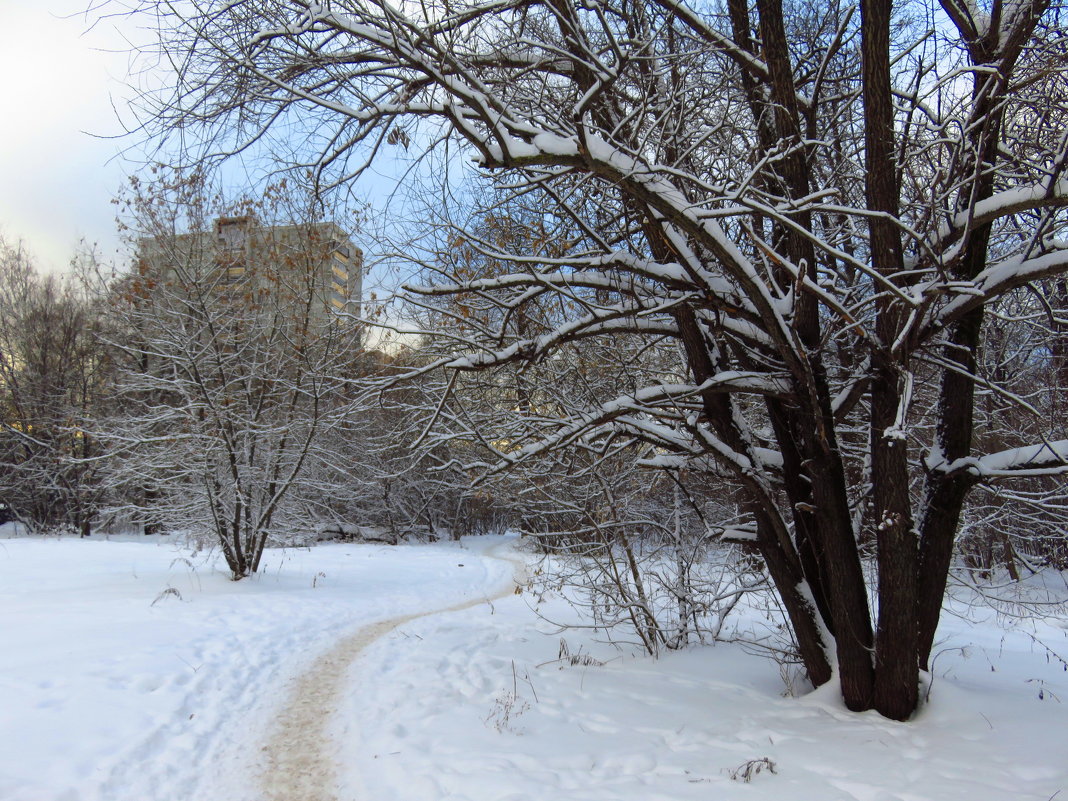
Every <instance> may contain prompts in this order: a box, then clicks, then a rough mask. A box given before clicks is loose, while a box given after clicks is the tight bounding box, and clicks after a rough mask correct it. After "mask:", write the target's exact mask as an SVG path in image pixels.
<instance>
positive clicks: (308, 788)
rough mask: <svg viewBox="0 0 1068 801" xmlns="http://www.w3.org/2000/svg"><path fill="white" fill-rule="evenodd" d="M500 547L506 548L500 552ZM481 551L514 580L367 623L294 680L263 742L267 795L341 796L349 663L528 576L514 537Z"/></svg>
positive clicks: (315, 800)
mask: <svg viewBox="0 0 1068 801" xmlns="http://www.w3.org/2000/svg"><path fill="white" fill-rule="evenodd" d="M498 551H505V553H504V554H503V555H498V553H497V552H498ZM509 551H511V552H512V553H511V554H509V553H508V552H509ZM480 556H488V557H490V558H493V559H499V560H502V561H506V562H509V563H510V564H511V565H512V566H513V578H512V581H511V583H510V584H509V585H505V586H503V587H502V588H501V589H500V590H499V591H498V592H497V593H495V594H494V595H492V596H482V597H479V598H472V599H469V600H467V601H462V602H461V603H457V604H453V605H452V606H446V607H442V608H439V609H430V610H427V611H424V612H417V613H415V614H411V615H400V616H398V617H393V618H389V619H388V620H382V621H380V622H378V623H372V624H370V625H368V626H364V627H363V628H360V629H358V630H356V631H355V632H354V633H352V634H349V635H347V636H345V637H343V638H342V639H341V640H339V641H338V643H337V644H336V645H335V646H334V647H333V648H331V649H330V650H329V651H327V652H326V653H325V654H323V655H322V656H321V657H320V658H319V660H318V661H317V662H316V663H315V664H314V665H313V666H312V668H311V669H310V670H308V671H307V672H305V673H304V674H303V675H302V676H300V677H298V678H297V679H296V680H295V681H294V684H293V689H292V690H291V692H290V696H289V700H288V701H287V702H286V705H285V707H284V708H283V709H282V711H281V713H279V715H278V718H277V719H276V720H275V723H274V728H273V730H272V731H271V733H270V736H269V739H268V741H267V744H266V745H265V746H264V747H263V768H262V775H261V776H260V786H261V789H262V794H263V795H262V797H263V798H264V801H337V787H338V780H337V771H336V754H335V747H334V743H333V741H332V740H331V738H330V735H329V732H328V726H329V723H330V718H331V716H332V715H333V713H334V711H335V710H336V709H337V708H338V707H339V706H340V701H341V698H342V694H343V693H344V691H345V688H346V687H347V686H348V684H349V682H350V677H349V666H350V665H351V664H352V663H353V662H354V661H355V660H356V659H357V658H359V656H360V654H361V653H362V652H363V650H364V649H365V648H367V647H368V646H369V645H371V644H372V643H374V642H375V641H376V640H377V639H379V638H380V637H383V636H385V635H386V634H389V633H390V632H391V631H393V630H394V629H396V628H398V627H399V626H403V625H404V624H405V623H407V622H409V621H411V620H416V619H418V618H421V617H428V616H430V615H439V614H443V613H446V612H459V611H460V610H462V609H470V608H471V607H473V606H478V605H479V604H484V603H490V602H492V601H496V600H498V599H500V598H504V597H505V596H507V595H511V594H512V593H513V592H514V591H515V588H516V587H517V586H519V585H520V584H522V583H523V582H524V581H525V580H526V565H525V563H524V562H523V561H522V559H521V558H520V557H519V556H517V555H514V551H512V543H511V542H506V543H500V544H498V545H494V546H492V547H490V548H488V549H487V550H486V551H485V553H484V554H481V555H480Z"/></svg>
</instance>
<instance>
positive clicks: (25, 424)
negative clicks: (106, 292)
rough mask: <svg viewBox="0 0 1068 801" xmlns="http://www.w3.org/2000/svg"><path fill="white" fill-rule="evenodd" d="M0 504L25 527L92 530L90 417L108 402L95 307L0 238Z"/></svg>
mask: <svg viewBox="0 0 1068 801" xmlns="http://www.w3.org/2000/svg"><path fill="white" fill-rule="evenodd" d="M0 321H2V322H0V501H3V502H5V503H7V504H8V505H9V506H11V507H12V509H13V510H14V513H15V515H16V516H17V517H18V519H19V520H21V521H22V522H23V523H24V524H26V525H27V526H29V527H30V528H31V529H36V530H39V531H55V530H63V529H70V530H75V531H78V532H80V533H81V534H82V535H87V534H89V532H90V530H91V527H92V525H93V521H94V518H95V517H96V515H97V512H98V509H99V507H100V504H101V488H100V482H99V481H98V480H97V478H98V474H99V471H100V467H101V465H100V461H99V457H100V448H99V445H98V443H97V441H96V438H95V436H94V435H93V433H92V428H91V425H90V423H89V420H90V419H91V418H92V416H93V415H95V414H96V412H97V411H98V409H99V408H100V405H101V404H102V402H103V399H104V397H105V396H106V387H107V382H108V380H109V376H110V361H109V359H108V354H107V352H106V351H105V350H104V349H103V348H101V346H100V344H99V342H98V341H97V339H96V334H97V332H98V330H99V328H100V309H99V308H98V307H96V306H95V305H94V303H93V302H92V299H91V298H89V297H87V296H86V295H85V294H84V293H83V292H81V291H80V290H79V288H78V285H77V283H76V282H75V281H73V280H72V279H70V278H68V280H66V281H61V280H60V279H58V278H57V277H56V276H51V275H41V274H40V273H38V272H37V271H36V270H35V269H34V266H33V263H32V261H31V259H30V257H29V255H28V253H27V252H26V251H25V250H24V249H23V248H22V246H21V245H18V246H16V245H9V244H8V243H7V242H4V241H3V240H2V239H0Z"/></svg>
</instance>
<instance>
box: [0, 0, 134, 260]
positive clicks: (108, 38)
mask: <svg viewBox="0 0 1068 801" xmlns="http://www.w3.org/2000/svg"><path fill="white" fill-rule="evenodd" d="M90 2H91V0H0V235H3V237H4V239H5V240H6V241H7V242H8V243H9V244H14V243H17V242H19V241H20V240H21V241H22V242H23V244H24V245H25V246H26V248H27V249H28V251H29V252H30V253H31V254H32V255H33V256H34V257H35V261H36V264H37V266H38V267H40V268H42V269H44V270H50V271H62V270H64V269H66V267H67V266H68V265H69V263H70V260H71V257H72V256H73V255H74V253H75V252H76V250H77V248H78V246H79V242H80V241H81V240H85V241H86V242H88V243H94V244H95V245H96V246H97V248H98V251H99V253H100V255H101V256H102V258H104V259H105V260H109V261H112V260H116V259H121V253H120V247H121V245H120V238H119V236H118V234H117V228H116V225H115V207H114V206H113V205H112V203H111V200H112V198H113V197H114V196H115V195H116V194H117V192H118V191H119V189H120V187H121V186H122V184H123V183H124V182H125V180H126V175H128V174H129V173H130V172H132V171H133V170H134V169H135V165H133V164H132V163H130V162H127V161H126V160H124V159H123V158H122V157H121V156H120V152H121V151H122V150H124V149H128V148H129V147H130V146H132V145H133V144H134V140H133V139H132V138H131V137H125V138H123V139H116V138H114V137H117V136H118V135H119V134H122V133H123V131H124V128H123V124H122V123H121V122H120V120H119V118H118V116H117V114H116V111H117V109H120V110H122V111H123V113H124V115H125V116H127V117H128V116H129V115H128V113H127V112H126V101H125V100H124V98H125V97H129V96H130V90H128V89H127V88H126V85H127V84H126V81H127V75H128V72H129V69H128V65H129V64H130V59H131V55H130V52H129V44H128V41H127V38H124V35H123V34H122V33H120V32H119V31H118V30H117V29H116V25H117V22H116V21H107V20H105V21H102V22H99V23H98V24H96V25H95V26H93V24H92V23H93V18H92V17H91V16H87V15H86V13H85V11H86V9H87V8H88V6H89V5H90ZM127 27H130V26H129V25H128V24H127ZM130 35H132V34H127V37H128V36H130ZM109 137H110V138H109Z"/></svg>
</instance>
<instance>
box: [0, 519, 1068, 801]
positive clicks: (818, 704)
mask: <svg viewBox="0 0 1068 801" xmlns="http://www.w3.org/2000/svg"><path fill="white" fill-rule="evenodd" d="M495 542H496V543H499V542H500V541H499V540H491V539H480V540H471V539H468V540H465V541H464V543H463V544H462V545H455V544H450V545H437V546H400V547H397V548H389V547H382V546H368V545H363V546H358V545H324V546H319V547H316V548H314V549H312V550H311V551H299V550H298V551H288V552H286V553H285V554H282V553H271V554H269V559H268V564H267V568H266V570H265V572H264V574H263V575H262V576H260V577H257V578H255V579H252V580H247V581H242V582H238V583H234V582H231V581H229V580H228V579H227V578H226V574H225V571H223V570H221V569H220V568H219V567H218V566H217V565H216V566H214V567H213V566H212V563H210V562H208V561H205V560H203V559H199V558H193V559H190V560H189V561H188V562H187V561H185V559H186V557H185V555H184V554H183V553H182V551H180V550H178V549H176V548H175V546H174V545H172V544H170V543H167V542H166V541H160V540H154V541H152V542H143V541H123V542H114V541H112V542H104V541H89V542H86V541H79V540H76V539H64V540H58V541H57V540H54V539H50V540H28V539H22V538H20V539H8V540H2V541H0V799H4V801H83V800H84V801H88V800H89V799H93V800H94V801H96V800H97V799H100V801H103V800H104V799H107V801H126V800H130V801H132V800H133V799H138V801H144V800H145V799H151V801H166V800H167V799H175V801H201V800H203V801H258V799H259V798H260V792H259V790H258V786H259V785H258V783H257V782H258V777H257V770H258V769H259V767H260V762H259V757H260V755H261V750H260V749H261V748H262V746H263V744H264V742H265V740H266V738H267V737H268V735H269V731H270V726H271V723H272V720H273V719H274V717H275V716H276V715H277V713H278V711H279V709H280V707H281V705H282V704H284V703H285V702H286V700H287V693H288V688H289V686H290V682H291V681H292V680H293V679H295V678H296V677H297V676H299V675H300V673H301V672H302V670H304V669H306V668H307V667H308V666H309V665H310V664H311V663H312V661H313V660H314V658H315V656H316V654H317V653H321V652H323V651H325V650H327V649H328V648H329V646H330V645H331V643H333V642H334V641H335V640H336V639H337V637H338V636H340V635H341V634H347V633H350V632H352V631H354V630H355V629H357V628H358V627H360V626H361V625H363V624H365V623H368V622H371V621H374V620H381V619H384V618H387V617H393V616H396V615H400V614H405V613H411V612H416V611H419V610H432V609H434V608H439V607H445V606H448V605H451V604H455V603H456V602H458V601H461V600H463V599H465V598H476V597H479V596H489V595H492V594H494V593H495V592H497V591H499V590H500V588H501V587H502V585H504V584H505V583H506V581H507V578H508V576H509V575H510V573H511V565H509V564H507V563H506V562H502V561H499V560H496V559H493V558H491V557H490V556H488V555H486V554H485V550H486V548H487V547H488V546H489V545H490V544H492V543H495ZM461 564H462V565H463V567H459V565H461ZM1061 580H1062V579H1061V578H1060V577H1058V581H1061ZM168 588H174V589H175V590H176V591H177V593H167V592H166V590H167V589H168ZM1060 589H1061V591H1062V592H1063V590H1064V588H1063V587H1061V588H1060ZM538 601H539V596H538V595H537V594H536V593H532V592H529V591H528V592H525V593H523V594H522V595H519V596H508V597H507V598H505V599H501V600H497V601H494V602H492V603H483V604H479V605H476V606H474V607H472V608H470V609H466V610H463V611H459V612H450V613H446V614H439V615H429V616H426V617H421V618H418V619H416V620H413V621H410V622H408V623H405V624H404V625H402V626H401V627H400V628H398V629H396V630H394V631H392V632H390V633H388V634H386V635H385V636H383V637H382V638H381V639H380V640H378V641H377V642H376V643H374V644H373V645H371V646H370V647H369V648H368V649H367V650H366V651H364V652H363V654H362V655H361V656H360V658H359V659H357V660H356V662H355V663H354V664H353V665H352V667H351V669H350V679H351V680H350V682H349V690H348V692H347V695H346V698H345V700H344V702H343V704H342V705H341V708H340V709H339V714H338V715H337V717H336V719H335V720H334V721H333V722H332V724H331V725H332V730H333V732H334V734H335V738H336V740H337V743H335V744H334V745H332V746H331V750H336V751H337V752H338V753H340V755H341V760H342V766H341V767H340V769H339V775H340V776H341V781H342V786H341V787H340V789H339V792H338V796H337V797H338V799H339V801H381V800H382V799H389V800H390V801H409V800H410V801H461V800H462V799H468V800H469V801H549V799H553V801H555V800H556V799H559V798H567V799H569V801H571V800H573V801H583V800H584V799H591V800H592V799H596V800H597V801H614V800H616V799H618V800H619V801H668V799H670V800H671V801H688V800H689V799H694V800H695V801H696V799H702V801H707V800H708V799H716V801H730V800H731V799H787V800H788V801H808V799H813V800H815V799H819V801H836V800H837V799H855V800H856V801H891V800H897V801H921V800H923V801H928V800H929V801H945V800H947V799H968V801H985V800H986V799H989V800H990V801H995V800H998V801H1000V800H1001V799H1012V801H1017V800H1019V801H1023V800H1024V799H1035V801H1048V800H1049V799H1050V798H1052V797H1053V796H1055V795H1057V794H1058V793H1061V795H1059V796H1057V797H1058V798H1060V797H1065V796H1068V736H1066V735H1068V674H1066V673H1065V671H1064V669H1063V665H1062V664H1061V663H1060V662H1058V661H1057V660H1056V659H1054V658H1051V657H1049V655H1048V654H1047V653H1046V651H1045V650H1044V649H1043V648H1042V647H1041V646H1039V645H1036V643H1035V642H1034V640H1032V638H1031V637H1030V636H1029V634H1033V635H1035V636H1037V637H1038V638H1039V639H1040V640H1041V641H1042V642H1044V643H1046V644H1047V645H1048V646H1049V647H1051V648H1052V649H1053V650H1054V651H1055V652H1057V653H1058V654H1060V655H1061V656H1064V655H1065V652H1066V651H1068V639H1066V628H1065V623H1064V621H1060V620H1057V619H1053V618H1050V619H1046V620H1042V621H1038V622H1035V623H1033V624H1028V625H1017V626H1015V627H1013V628H1011V629H1006V628H1004V627H1003V626H1002V625H999V624H998V621H996V620H994V619H993V616H992V615H990V614H972V615H971V618H972V620H966V619H962V618H960V617H955V616H947V617H946V618H945V623H944V626H943V630H942V632H941V634H940V639H941V643H940V646H939V650H940V655H939V656H938V659H937V662H936V663H935V669H934V684H933V690H932V694H931V703H930V704H929V705H928V706H927V707H925V708H924V709H923V710H922V711H921V713H920V714H919V716H918V718H917V719H916V720H915V721H913V722H912V723H908V724H898V723H892V722H889V721H886V720H883V719H881V718H879V717H878V716H876V715H875V714H874V713H868V714H863V715H854V714H851V713H849V712H846V711H845V710H844V709H843V708H842V707H841V705H840V703H839V702H838V701H837V699H836V697H835V694H834V693H833V692H832V691H830V690H828V689H824V690H821V691H818V692H816V693H812V694H809V695H808V696H806V697H803V698H790V697H784V696H783V694H782V691H783V683H782V680H781V678H780V675H779V669H778V666H777V665H776V664H775V663H773V662H771V661H769V660H765V659H761V658H759V657H756V656H752V655H750V654H747V653H744V652H743V651H742V650H741V649H740V648H739V647H737V646H730V645H722V644H721V645H717V646H715V647H706V648H694V649H691V650H688V651H686V652H683V653H678V654H671V655H668V656H666V657H663V658H661V659H660V660H658V661H655V660H652V659H649V658H646V657H644V656H641V655H639V654H637V653H636V652H634V651H632V650H630V649H624V650H622V651H620V650H616V649H613V648H612V647H609V646H607V645H604V644H603V643H598V642H595V641H594V639H593V637H592V636H591V635H590V634H589V633H588V632H581V631H575V630H570V631H565V632H559V631H558V630H557V629H556V628H554V626H553V625H552V624H550V623H548V622H547V621H546V620H544V619H542V618H541V617H539V615H542V616H545V617H548V618H551V619H567V618H568V617H569V616H570V611H569V609H568V608H567V607H566V605H564V604H563V603H562V602H561V601H560V600H559V599H558V598H552V597H542V602H540V603H539V602H538ZM153 602H155V603H153ZM532 606H533V607H534V610H536V612H537V613H538V614H535V611H532V608H531V607H532ZM961 609H963V607H961ZM1004 622H1005V621H1002V623H1004ZM561 637H562V638H563V639H564V640H566V642H567V645H568V648H569V650H570V652H571V653H572V654H582V655H588V656H589V657H590V660H583V661H591V660H592V663H591V664H586V665H582V664H576V665H572V664H570V663H569V662H568V661H566V660H565V661H561V660H558V658H557V657H558V654H559V648H560V640H561ZM754 760H757V761H754ZM759 760H768V762H760V761H759ZM746 764H749V765H750V766H751V768H752V769H753V770H754V771H755V769H756V768H757V767H763V766H766V765H768V764H771V765H773V766H774V773H772V772H770V771H769V770H768V769H766V767H765V768H764V769H763V770H761V771H760V772H759V773H754V775H751V776H750V781H749V782H748V783H747V782H745V781H744V780H743V778H742V775H741V774H742V769H743V768H744V766H745V765H746ZM732 774H734V778H732ZM323 801H326V799H324V800H323Z"/></svg>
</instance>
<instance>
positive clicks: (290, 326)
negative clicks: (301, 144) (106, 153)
mask: <svg viewBox="0 0 1068 801" xmlns="http://www.w3.org/2000/svg"><path fill="white" fill-rule="evenodd" d="M293 198H294V195H293V194H290V193H288V192H287V190H286V187H285V186H284V185H282V186H278V187H273V188H270V189H268V190H267V193H266V195H265V197H264V199H262V200H261V201H260V202H258V203H251V202H245V203H242V204H238V205H237V207H236V208H235V207H234V206H229V205H228V206H222V207H220V206H218V205H216V203H215V202H214V199H213V198H212V197H211V193H210V192H209V191H208V190H207V189H206V187H205V184H204V183H203V181H202V180H201V178H200V177H199V176H197V175H192V176H187V175H182V174H177V175H174V176H172V177H169V178H167V179H165V180H164V179H162V177H161V180H160V181H159V182H158V183H156V184H154V185H152V186H141V185H140V184H139V183H136V182H135V185H134V194H133V197H132V198H131V201H130V208H131V211H132V213H133V221H134V224H135V225H136V226H137V228H136V229H135V230H137V232H138V233H139V234H140V235H141V238H140V239H139V240H138V245H139V253H140V258H139V261H138V263H137V265H136V266H135V269H134V270H133V272H132V273H131V274H130V275H128V276H125V277H123V278H122V279H121V280H119V281H118V282H117V283H116V284H115V286H114V287H113V307H112V315H113V320H114V324H113V328H112V332H113V336H114V339H113V340H112V342H111V345H112V347H114V348H115V349H116V350H117V351H118V352H119V353H121V354H122V357H123V358H122V366H121V368H120V371H119V381H118V385H117V388H116V404H115V415H114V416H113V417H112V418H111V419H110V420H107V421H100V422H99V423H98V424H99V425H100V428H101V431H102V432H106V433H102V434H101V436H103V437H105V438H106V439H107V441H108V443H109V445H110V446H111V448H112V449H113V450H114V452H115V454H116V457H117V459H116V462H115V465H116V467H115V470H116V475H115V476H114V477H113V482H114V483H115V484H117V485H119V486H124V487H125V492H124V493H123V494H124V496H125V497H126V498H127V499H128V503H127V506H128V507H130V508H132V509H133V511H134V513H135V514H136V515H138V516H140V517H141V518H142V519H144V520H147V521H149V522H150V523H154V524H158V525H164V526H166V527H167V528H170V529H186V530H188V529H192V530H193V531H194V532H204V533H206V534H207V535H208V538H209V540H210V541H214V542H216V543H217V544H218V545H219V547H220V548H221V550H222V552H223V555H224V556H225V558H226V562H227V565H228V566H229V568H230V571H231V573H232V575H233V578H234V579H235V580H237V579H240V578H243V577H245V576H248V575H250V574H251V573H254V572H256V570H257V569H258V567H259V564H260V559H261V557H262V554H263V549H264V548H265V546H266V545H267V544H268V542H269V541H271V540H272V538H275V539H278V540H280V541H287V540H290V539H292V537H293V535H295V534H296V533H298V532H300V531H307V530H308V521H307V520H302V519H300V518H299V517H298V516H295V515H293V514H291V512H292V510H293V507H292V504H291V503H290V502H291V501H292V500H293V499H295V498H296V497H297V496H299V494H300V490H303V492H304V493H305V494H306V495H307V494H311V492H312V488H311V487H309V486H307V485H308V484H314V490H315V492H317V493H319V494H322V495H326V496H329V495H330V494H331V493H332V492H333V491H334V490H335V486H336V485H335V484H334V483H331V479H334V480H335V481H336V479H337V477H338V472H337V471H336V470H334V471H329V470H322V469H316V468H317V467H318V466H319V464H320V463H325V464H333V455H332V454H331V453H330V452H329V450H324V449H323V445H324V443H325V442H326V441H328V434H329V432H330V431H331V430H332V429H334V428H336V427H338V426H340V425H342V423H343V421H344V420H345V418H346V414H347V411H348V409H349V408H350V407H351V406H352V405H353V403H354V397H353V395H352V393H351V391H350V390H351V380H352V376H351V375H350V372H351V369H352V366H353V364H354V363H355V360H356V359H357V358H358V356H359V350H360V343H361V328H360V327H359V326H358V325H356V324H355V323H354V321H353V319H352V317H351V315H350V316H345V315H339V314H337V313H335V309H334V308H333V307H332V305H331V303H330V300H331V298H332V297H333V295H332V293H331V290H330V287H331V283H332V282H333V281H334V280H335V279H333V278H332V275H333V272H334V270H335V267H336V264H335V262H336V259H335V255H336V254H338V253H339V252H341V250H342V249H343V248H344V247H345V242H347V235H345V234H344V233H343V232H342V231H341V229H339V228H338V226H337V225H335V224H333V223H325V222H322V221H321V220H319V219H317V218H316V216H315V215H314V214H313V213H312V212H308V211H307V210H306V209H301V208H300V207H299V205H298V204H296V203H294V202H293ZM220 208H223V209H225V210H227V211H229V212H230V214H228V215H226V216H222V217H219V218H218V219H215V218H216V215H217V214H218V212H219V210H220ZM256 215H258V216H256ZM265 221H266V222H265ZM227 226H239V230H227ZM239 240H240V241H239ZM351 269H359V265H358V264H356V265H355V266H354V267H352V268H351ZM346 300H347V299H346ZM343 305H344V304H343ZM301 511H304V509H301Z"/></svg>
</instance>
